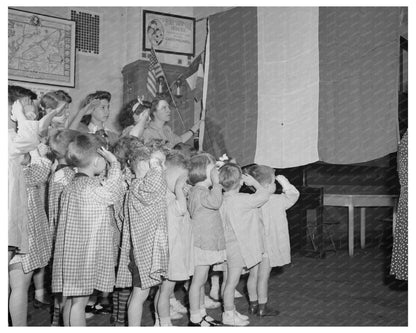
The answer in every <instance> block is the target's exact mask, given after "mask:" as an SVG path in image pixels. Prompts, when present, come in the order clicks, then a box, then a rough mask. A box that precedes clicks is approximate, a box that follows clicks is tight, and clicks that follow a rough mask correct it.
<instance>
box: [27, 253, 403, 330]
mask: <svg viewBox="0 0 416 333" xmlns="http://www.w3.org/2000/svg"><path fill="white" fill-rule="evenodd" d="M388 255H389V253H388V251H386V249H383V248H379V247H373V248H369V249H365V250H356V252H355V256H354V257H353V258H350V257H349V256H348V253H347V250H346V249H342V250H338V252H336V253H328V255H327V256H326V258H325V259H316V258H309V257H305V256H301V255H300V254H293V255H292V264H291V265H289V266H287V267H285V268H284V269H281V268H280V269H274V270H273V271H272V275H271V278H270V290H269V299H270V302H269V304H270V306H271V307H274V308H277V309H278V310H279V311H280V314H279V316H277V317H267V318H263V319H260V318H258V317H256V316H251V317H250V325H251V326H407V324H408V292H407V285H406V284H404V283H401V282H400V281H397V280H395V279H393V278H392V277H391V276H390V277H389V276H388V274H387V273H388V264H389V260H390V259H389V256H388ZM245 283H246V277H244V276H243V277H242V278H241V280H240V284H239V286H238V289H239V290H240V291H241V292H242V293H245V292H246V291H245ZM177 297H178V298H179V299H183V298H184V292H183V291H182V290H179V291H178V292H177ZM247 306H248V301H247V299H246V298H239V299H236V307H237V310H238V311H239V312H241V313H243V314H247ZM150 308H151V304H150V302H149V301H147V302H146V305H145V313H144V315H143V325H144V326H153V324H154V323H153V319H152V316H151V312H150ZM208 313H209V314H210V315H211V316H212V317H214V318H216V319H219V320H220V319H221V310H220V309H214V310H208ZM28 322H29V325H30V326H49V325H50V314H49V311H48V310H45V309H34V307H33V305H32V304H29V321H28ZM187 323H188V317H187V316H185V317H184V318H182V319H179V320H175V321H173V324H174V325H175V326H186V325H187ZM87 325H88V326H110V315H94V316H93V317H92V318H90V319H88V320H87Z"/></svg>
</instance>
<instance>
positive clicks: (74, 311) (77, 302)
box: [69, 295, 90, 326]
mask: <svg viewBox="0 0 416 333" xmlns="http://www.w3.org/2000/svg"><path fill="white" fill-rule="evenodd" d="M89 297H90V296H89V295H88V296H72V297H71V298H72V300H71V302H72V303H71V312H70V313H69V324H70V326H87V322H86V319H85V307H86V306H87V303H88V299H89Z"/></svg>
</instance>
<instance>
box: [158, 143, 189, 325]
mask: <svg viewBox="0 0 416 333" xmlns="http://www.w3.org/2000/svg"><path fill="white" fill-rule="evenodd" d="M165 165H166V171H165V177H166V183H167V191H166V200H167V221H168V241H169V265H168V274H167V278H166V279H164V280H163V282H162V284H161V286H160V287H159V290H158V292H157V294H156V297H155V304H157V305H158V306H157V309H155V310H156V315H155V317H156V326H159V325H160V326H172V322H171V315H170V303H171V302H172V294H173V292H174V288H175V284H176V282H177V281H187V280H189V278H190V277H191V276H192V275H193V270H194V266H193V252H192V247H193V244H192V229H191V223H190V217H189V213H188V209H187V202H186V196H185V192H184V187H185V186H186V181H187V179H188V163H187V160H186V159H185V157H184V156H183V155H182V154H180V153H179V152H176V151H172V152H170V153H169V154H168V155H167V156H166V162H165ZM175 300H176V299H174V300H173V301H175ZM176 301H177V300H176ZM177 302H178V301H177Z"/></svg>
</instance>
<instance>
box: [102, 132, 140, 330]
mask: <svg viewBox="0 0 416 333" xmlns="http://www.w3.org/2000/svg"><path fill="white" fill-rule="evenodd" d="M140 147H143V143H142V142H141V141H140V140H139V139H138V138H137V137H134V136H131V135H126V136H124V137H121V138H120V139H119V140H118V141H117V142H116V143H115V145H114V146H113V149H112V151H113V154H114V155H115V156H116V157H117V160H118V161H119V162H120V165H121V171H122V179H123V185H124V192H123V193H122V196H121V197H120V198H119V200H117V201H116V202H115V203H114V215H115V221H116V228H115V230H114V234H115V237H114V240H115V243H114V255H115V259H116V262H117V263H118V258H119V252H120V251H119V249H120V244H121V239H120V238H121V231H122V230H123V224H124V221H125V218H124V209H123V208H124V203H125V199H126V194H127V191H128V189H129V187H130V184H131V182H132V178H133V174H132V172H131V170H130V168H129V158H130V155H131V151H132V150H134V149H137V148H140ZM116 271H117V267H116ZM129 296H130V288H115V289H114V292H113V297H112V300H113V314H112V315H111V317H110V323H111V324H113V325H114V326H125V318H126V316H125V315H126V312H127V301H128V299H129Z"/></svg>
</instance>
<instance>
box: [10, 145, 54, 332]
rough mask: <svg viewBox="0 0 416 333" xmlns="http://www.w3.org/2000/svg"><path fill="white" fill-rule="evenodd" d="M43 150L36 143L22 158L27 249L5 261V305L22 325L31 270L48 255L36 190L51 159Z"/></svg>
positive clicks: (49, 243) (43, 215)
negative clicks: (7, 295) (7, 296)
mask: <svg viewBox="0 0 416 333" xmlns="http://www.w3.org/2000/svg"><path fill="white" fill-rule="evenodd" d="M46 152H47V147H46V146H45V145H43V144H40V145H39V147H38V149H36V150H34V151H32V152H30V154H27V155H26V158H25V160H24V161H23V162H22V164H24V165H26V166H25V167H24V168H23V176H24V180H25V183H26V189H27V191H26V192H27V214H28V239H29V250H28V252H27V253H25V254H16V255H15V256H14V257H13V258H12V260H11V261H10V263H9V278H10V288H11V294H10V299H9V309H10V315H11V317H12V322H13V325H14V326H20V325H21V326H25V325H26V319H27V297H28V295H27V294H28V289H29V286H30V281H31V279H32V275H33V272H34V271H35V270H36V269H39V268H43V267H45V266H46V265H47V264H48V262H49V259H50V257H51V248H52V237H51V234H50V232H49V226H48V219H47V217H46V212H45V208H44V205H43V202H42V199H41V196H40V191H39V189H40V186H41V185H42V184H44V183H46V181H47V179H48V176H49V172H50V167H51V161H50V160H49V159H47V158H45V157H44V156H45V154H46Z"/></svg>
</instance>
